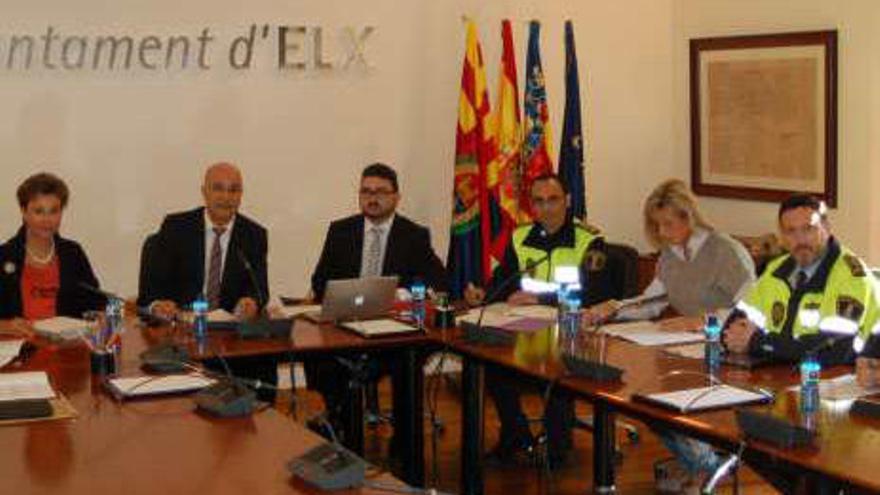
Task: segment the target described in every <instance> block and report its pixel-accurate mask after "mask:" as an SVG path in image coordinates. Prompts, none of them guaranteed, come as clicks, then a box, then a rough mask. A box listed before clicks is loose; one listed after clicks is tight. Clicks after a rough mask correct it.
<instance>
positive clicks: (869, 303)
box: [738, 240, 880, 347]
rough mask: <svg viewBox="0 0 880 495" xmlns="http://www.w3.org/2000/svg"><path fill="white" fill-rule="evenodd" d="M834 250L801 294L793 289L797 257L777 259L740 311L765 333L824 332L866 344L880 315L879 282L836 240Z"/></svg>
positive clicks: (769, 265) (832, 248)
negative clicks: (791, 281) (879, 305)
mask: <svg viewBox="0 0 880 495" xmlns="http://www.w3.org/2000/svg"><path fill="white" fill-rule="evenodd" d="M828 249H829V251H828V253H827V255H826V259H825V260H823V262H822V263H821V264H820V265H819V267H818V269H817V270H816V272H815V273H814V274H813V276H812V278H811V279H810V280H809V282H807V284H806V288H805V289H804V290H800V291H795V290H793V288H792V287H791V286H790V285H789V279H790V277H791V274H792V272H793V271H794V270H795V269H797V267H796V263H795V262H794V259H792V258H791V256H790V255H787V254H786V255H783V256H781V257H779V258H777V259H775V260H773V261H771V262H770V263H769V264H768V265H767V268H766V270H765V271H764V273H763V274H762V275H761V277H760V278H759V279H758V281H757V282H756V283H755V285H754V286H753V287H752V288H751V289H750V291H749V292H748V294H747V295H746V297H745V299H744V300H743V301H742V302H740V303H739V304H738V308H739V309H741V310H742V311H744V312H745V313H746V316H747V317H748V318H749V319H750V320H751V321H752V322H753V323H754V324H755V325H756V326H757V327H758V328H761V329H762V330H763V331H764V332H765V333H772V334H788V335H790V336H791V337H794V338H799V337H801V336H804V335H815V334H818V333H822V334H829V335H840V336H851V337H856V341H857V342H858V341H862V342H864V341H865V340H867V336H868V335H869V333H870V332H871V330H872V328H873V327H874V325H875V324H876V323H877V321H878V316H880V309H878V302H877V296H878V291H877V282H876V281H875V279H874V277H873V276H872V275H871V273H870V271H869V270H868V269H867V267H866V266H865V264H864V262H862V260H860V259H859V258H858V257H857V256H855V255H854V254H853V253H852V252H851V251H849V250H848V249H846V248H844V247H842V246H840V245H839V244H837V242H836V241H834V240H832V241H831V242H830V243H829V248H828ZM856 347H858V343H857V344H856Z"/></svg>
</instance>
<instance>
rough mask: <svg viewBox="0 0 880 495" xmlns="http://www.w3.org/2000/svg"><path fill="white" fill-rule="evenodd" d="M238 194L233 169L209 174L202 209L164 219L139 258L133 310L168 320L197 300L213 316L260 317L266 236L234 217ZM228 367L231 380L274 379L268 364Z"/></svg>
mask: <svg viewBox="0 0 880 495" xmlns="http://www.w3.org/2000/svg"><path fill="white" fill-rule="evenodd" d="M242 192H243V181H242V176H241V172H240V171H239V169H238V168H237V167H236V166H235V165H232V164H230V163H216V164H214V165H211V166H210V167H208V170H207V171H206V172H205V181H204V183H203V185H202V197H203V198H204V201H205V206H204V207H200V208H196V209H193V210H189V211H184V212H179V213H172V214H170V215H168V216H166V217H165V220H164V221H163V222H162V227H161V228H160V229H159V232H158V233H157V234H156V235H155V237H154V240H153V241H152V243H151V247H150V249H149V251H150V253H149V254H148V255H147V256H145V257H144V260H143V262H144V263H146V264H147V266H144V267H142V269H141V272H142V273H143V274H144V280H143V281H142V282H143V283H142V286H141V288H140V290H141V293H140V294H139V295H138V305H139V306H147V307H149V308H150V312H152V313H153V314H155V315H157V316H159V317H163V318H170V317H173V316H175V315H176V314H177V313H178V312H179V311H180V310H181V308H186V307H188V306H189V305H190V304H192V302H193V301H194V300H195V299H196V298H198V297H199V295H204V296H205V297H206V299H207V301H208V305H209V307H210V308H211V309H212V310H213V309H224V310H226V311H229V312H231V313H234V314H235V315H236V316H238V317H239V318H242V319H243V318H252V317H254V316H256V315H257V314H258V313H259V311H260V309H261V307H262V306H264V305H265V304H266V299H267V297H268V276H267V274H266V272H267V268H266V252H267V250H268V248H267V245H268V242H267V235H266V229H265V228H263V227H262V226H261V225H259V224H258V223H256V222H254V221H253V220H251V219H250V218H248V217H246V216H244V215H242V214H241V213H239V212H238V208H239V205H240V204H241V195H242ZM230 361H231V362H230V365H232V367H233V372H235V373H237V374H238V373H241V374H245V375H248V376H249V377H252V378H257V379H260V380H264V381H266V380H269V381H270V383H275V381H276V379H277V376H276V375H277V373H276V370H275V366H276V363H275V362H274V360H271V359H260V360H257V359H241V358H239V359H235V360H230ZM270 361H271V362H270ZM261 395H262V396H263V397H266V398H271V397H272V396H274V394H271V393H269V394H261Z"/></svg>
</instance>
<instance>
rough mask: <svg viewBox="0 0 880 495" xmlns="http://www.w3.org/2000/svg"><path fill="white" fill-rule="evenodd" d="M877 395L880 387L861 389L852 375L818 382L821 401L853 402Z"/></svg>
mask: <svg viewBox="0 0 880 495" xmlns="http://www.w3.org/2000/svg"><path fill="white" fill-rule="evenodd" d="M797 388H798V389H799V388H800V387H797ZM877 393H880V387H878V386H874V387H863V386H861V385H859V383H858V382H857V381H856V375H853V374H849V375H842V376H838V377H837V378H831V379H829V380H820V381H819V397H822V398H823V399H828V400H853V399H858V398H859V397H864V396H866V395H872V394H877Z"/></svg>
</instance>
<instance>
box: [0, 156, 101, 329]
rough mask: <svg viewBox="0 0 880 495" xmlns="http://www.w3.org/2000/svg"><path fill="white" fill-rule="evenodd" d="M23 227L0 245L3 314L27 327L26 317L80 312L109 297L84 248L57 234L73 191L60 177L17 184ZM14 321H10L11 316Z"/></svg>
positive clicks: (37, 176) (18, 325)
mask: <svg viewBox="0 0 880 495" xmlns="http://www.w3.org/2000/svg"><path fill="white" fill-rule="evenodd" d="M17 196H18V204H19V207H20V208H21V217H22V226H21V228H19V230H18V233H17V234H16V235H15V236H14V237H12V238H11V239H9V240H8V241H7V242H6V243H5V244H3V245H0V319H2V320H7V321H5V322H4V323H5V326H7V327H10V328H13V329H15V328H22V324H21V323H22V320H30V321H33V320H41V319H45V318H51V317H53V316H72V317H80V316H81V315H82V313H83V312H85V311H89V310H96V309H101V308H102V307H103V306H104V304H105V303H106V300H105V299H104V297H103V296H101V295H100V294H96V293H95V292H94V291H91V290H89V289H88V288H87V287H95V288H97V287H98V280H97V279H96V278H95V274H94V272H93V271H92V267H91V264H89V260H88V258H87V257H86V254H85V252H84V251H83V249H82V248H81V247H80V245H79V244H77V243H76V242H74V241H71V240H69V239H65V238H63V237H61V236H60V235H58V229H59V228H60V226H61V217H62V214H63V212H64V208H65V207H66V206H67V199H68V197H69V196H70V193H69V191H68V189H67V185H66V184H65V183H64V181H62V180H61V179H59V178H58V177H56V176H54V175H52V174H48V173H39V174H35V175H32V176H30V177H28V178H27V179H26V180H25V181H24V182H23V183H22V184H21V185H20V186H19V187H18V192H17ZM9 320H11V321H9Z"/></svg>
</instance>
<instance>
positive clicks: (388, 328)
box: [342, 319, 418, 337]
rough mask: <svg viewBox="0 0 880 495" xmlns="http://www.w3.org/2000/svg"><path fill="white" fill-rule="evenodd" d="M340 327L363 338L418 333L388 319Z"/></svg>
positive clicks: (407, 326) (351, 323)
mask: <svg viewBox="0 0 880 495" xmlns="http://www.w3.org/2000/svg"><path fill="white" fill-rule="evenodd" d="M342 326H343V327H344V328H347V329H349V330H352V331H354V332H356V333H358V334H360V335H362V336H364V337H380V336H385V335H397V334H401V333H409V332H416V331H418V328H416V327H413V326H411V325H407V324H406V323H401V322H399V321H397V320H389V319H380V320H363V321H351V322H346V323H345V324H344V325H342Z"/></svg>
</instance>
